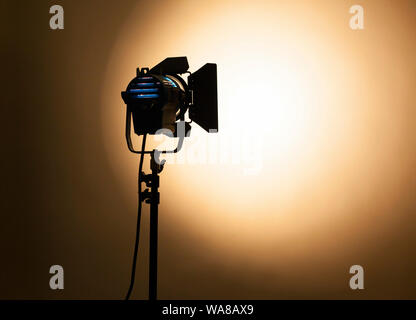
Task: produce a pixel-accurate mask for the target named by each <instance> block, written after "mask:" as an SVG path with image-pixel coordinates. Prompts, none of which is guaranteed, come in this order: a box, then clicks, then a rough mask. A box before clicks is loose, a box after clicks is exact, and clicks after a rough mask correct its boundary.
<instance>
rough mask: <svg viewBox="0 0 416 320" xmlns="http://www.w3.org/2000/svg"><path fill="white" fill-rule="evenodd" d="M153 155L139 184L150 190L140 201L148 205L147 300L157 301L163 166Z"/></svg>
mask: <svg viewBox="0 0 416 320" xmlns="http://www.w3.org/2000/svg"><path fill="white" fill-rule="evenodd" d="M155 154H157V151H156V150H154V152H153V153H152V154H151V158H150V168H151V169H152V173H151V174H144V172H140V174H141V179H139V183H141V182H144V183H145V184H146V186H147V187H148V188H150V191H149V189H146V190H144V191H142V193H141V195H140V199H141V201H145V202H146V203H149V204H150V245H149V247H150V254H149V300H156V299H157V248H158V245H157V242H158V241H157V240H158V207H159V202H160V201H159V200H160V194H159V173H160V172H162V170H163V164H158V163H157V162H156V160H155ZM140 180H141V181H140ZM139 190H140V188H139Z"/></svg>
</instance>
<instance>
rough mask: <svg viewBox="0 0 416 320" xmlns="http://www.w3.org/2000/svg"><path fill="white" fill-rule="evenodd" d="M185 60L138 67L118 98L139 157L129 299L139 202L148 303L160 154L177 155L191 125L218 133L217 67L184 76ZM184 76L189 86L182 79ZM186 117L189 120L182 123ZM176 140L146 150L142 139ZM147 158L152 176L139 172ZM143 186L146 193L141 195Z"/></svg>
mask: <svg viewBox="0 0 416 320" xmlns="http://www.w3.org/2000/svg"><path fill="white" fill-rule="evenodd" d="M188 68H189V65H188V60H187V58H186V57H174V58H166V59H165V60H163V61H162V62H160V63H159V64H157V65H156V66H154V67H153V68H151V69H149V68H141V69H140V68H137V73H136V77H135V78H133V80H131V81H130V83H129V84H128V86H127V88H126V90H125V91H123V92H121V96H122V98H123V100H124V102H125V104H126V105H127V110H126V131H125V133H126V141H127V146H128V148H129V150H130V151H131V152H133V153H136V154H140V162H139V178H138V180H139V181H138V189H139V205H138V217H137V230H136V242H135V246H134V254H133V268H132V274H131V281H130V287H129V290H128V293H127V297H126V299H129V297H130V295H131V292H132V290H133V286H134V279H135V272H136V271H135V270H136V261H137V253H138V247H139V238H140V236H139V235H140V220H141V208H142V202H143V201H145V202H146V203H149V204H150V257H149V299H150V300H155V299H156V298H157V239H158V236H157V233H158V205H159V198H160V196H159V191H158V188H159V173H160V172H161V171H162V170H163V165H164V162H163V161H162V162H161V161H160V159H159V156H160V154H163V153H176V152H178V151H179V150H180V149H181V147H182V143H183V140H184V139H185V137H187V136H189V134H190V130H191V123H192V122H194V123H196V124H198V125H199V126H201V127H202V128H203V129H204V130H205V131H207V132H217V131H218V98H217V65H216V64H213V63H207V64H205V65H204V66H203V67H202V68H200V69H199V70H198V71H196V72H195V73H191V72H189V71H188ZM183 74H188V75H189V76H188V79H187V80H188V83H187V82H186V81H185V80H184V79H183V77H182V75H183ZM186 115H188V118H189V120H190V121H186ZM131 119H133V126H134V132H135V133H136V134H137V135H139V136H140V135H143V139H142V148H141V150H135V149H134V147H133V144H132V140H131ZM166 133H168V134H169V136H173V137H178V138H179V142H178V146H177V148H176V149H175V150H145V145H146V135H147V134H149V135H154V134H166ZM145 154H150V156H151V160H150V168H151V170H152V173H151V174H145V173H144V172H142V168H143V158H144V155H145ZM142 182H144V183H145V184H146V186H147V187H149V188H150V189H146V190H144V191H142Z"/></svg>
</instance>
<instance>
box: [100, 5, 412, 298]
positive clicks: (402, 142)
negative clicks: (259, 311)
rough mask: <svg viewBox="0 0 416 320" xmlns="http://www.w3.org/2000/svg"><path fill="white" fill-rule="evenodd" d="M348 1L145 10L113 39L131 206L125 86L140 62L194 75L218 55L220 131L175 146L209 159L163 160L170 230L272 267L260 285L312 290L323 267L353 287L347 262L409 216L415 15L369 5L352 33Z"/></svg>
mask: <svg viewBox="0 0 416 320" xmlns="http://www.w3.org/2000/svg"><path fill="white" fill-rule="evenodd" d="M353 4H355V2H353V1H263V0H260V1H152V2H150V4H148V5H146V6H144V5H140V4H139V5H137V7H136V8H135V9H134V10H133V11H132V12H131V14H130V16H129V17H128V19H127V20H126V22H125V25H124V27H123V28H122V29H121V31H120V35H119V38H118V40H117V41H116V42H115V43H114V47H113V50H112V54H111V56H110V59H109V62H108V65H107V66H106V70H107V73H106V77H105V79H103V86H102V101H101V102H102V106H103V107H102V114H101V116H102V136H103V141H104V143H105V146H106V148H107V150H108V160H109V162H110V163H111V164H112V166H113V170H114V175H116V176H118V183H119V185H120V188H121V189H122V190H124V194H125V195H126V198H125V201H126V202H129V203H131V204H132V205H133V204H135V203H136V196H137V192H136V190H137V186H136V174H137V163H138V159H137V157H136V156H134V155H132V154H130V153H129V152H128V150H127V147H126V144H125V141H124V134H123V130H124V118H125V108H124V105H123V102H122V100H121V97H120V92H121V91H122V90H123V89H124V88H125V86H126V85H127V83H128V82H129V81H130V79H131V78H132V77H134V75H135V69H136V67H138V66H140V67H145V66H148V67H151V66H153V65H155V64H156V63H158V62H160V61H161V60H163V59H164V58H165V57H170V56H183V55H184V56H187V57H188V60H189V63H190V71H196V70H197V69H198V68H200V67H201V66H202V65H203V64H205V63H207V62H213V63H216V64H217V65H218V101H219V126H220V128H219V133H218V134H215V135H210V136H209V137H208V138H207V134H206V133H205V132H203V131H202V130H201V129H200V128H198V127H197V126H194V127H193V131H192V138H190V139H189V141H185V147H184V150H182V151H181V153H183V155H184V156H187V155H191V154H193V155H196V156H198V155H199V156H200V157H204V155H207V158H206V163H205V164H204V163H202V164H201V163H199V164H177V163H176V164H171V165H169V164H168V165H166V167H165V170H164V172H163V173H162V174H161V190H160V191H161V206H160V232H161V233H163V232H165V231H166V230H169V229H173V230H175V229H176V230H177V233H176V234H177V237H178V238H186V239H187V244H185V245H184V246H183V247H182V248H181V250H184V248H185V249H186V248H187V246H189V247H190V246H193V247H197V248H201V251H203V252H201V259H206V260H207V261H210V263H214V264H221V265H222V266H223V267H224V268H225V269H226V270H228V271H229V272H230V273H232V272H233V271H234V270H239V272H242V273H241V274H242V277H244V276H243V274H245V273H244V272H247V274H250V272H258V273H260V274H265V275H269V276H270V277H269V278H268V279H269V280H267V282H268V283H267V284H265V285H269V286H278V283H279V280H278V279H279V277H280V278H281V277H284V278H286V279H299V278H303V279H304V282H303V284H302V285H301V286H302V288H303V289H304V290H305V291H307V290H308V289H310V290H315V289H316V288H317V287H319V286H322V285H323V284H322V283H323V281H322V278H319V276H318V275H317V274H323V273H326V274H327V275H328V276H333V277H334V279H338V280H339V283H340V286H342V285H345V286H346V285H347V282H345V281H344V278H343V277H346V276H347V273H348V269H349V266H351V265H353V264H360V263H361V264H365V261H366V260H365V259H366V258H365V257H368V256H369V255H370V256H371V252H373V250H377V249H376V248H377V247H380V246H383V241H386V240H389V239H394V238H395V237H397V235H398V234H399V233H400V230H401V228H402V227H403V225H406V223H407V222H408V221H409V219H411V218H410V217H408V216H404V215H403V214H402V213H401V212H402V211H400V209H399V208H400V205H401V204H403V202H404V201H407V200H408V199H409V198H408V194H409V192H411V190H413V191H414V164H415V157H414V155H415V154H414V150H415V143H414V142H415V140H414V136H415V135H414V129H413V127H412V126H411V119H413V122H414V119H415V111H414V102H415V94H414V88H415V85H416V83H415V82H416V81H415V77H414V74H415V63H414V56H413V55H414V49H415V48H414V47H415V44H414V39H413V41H410V39H411V37H412V35H411V30H412V27H411V26H412V25H413V26H414V22H411V21H410V20H409V17H406V15H405V12H406V8H403V7H400V6H398V7H391V8H390V9H389V10H387V9H386V8H384V6H383V5H382V4H381V2H380V1H365V3H364V4H363V5H364V8H365V29H364V30H362V31H353V30H351V29H350V28H349V19H350V17H351V15H350V14H349V11H348V10H349V7H350V6H351V5H353ZM412 52H413V53H412ZM108 128H111V129H110V130H109V129H108ZM412 134H413V135H412ZM207 139H208V142H209V143H211V145H214V148H213V150H214V151H212V150H211V151H207V150H206V148H205V146H206V144H205V142H207ZM148 140H151V139H148ZM198 142H199V143H200V144H199V145H198ZM135 143H136V145H139V143H140V142H139V140H135ZM155 143H156V142H153V146H154V145H155ZM216 146H219V147H216ZM221 146H222V147H221ZM151 147H152V142H150V144H149V148H151ZM226 150H228V152H229V153H228V154H227V153H225V152H226ZM208 155H209V156H211V157H214V159H215V158H216V159H220V158H221V157H228V158H227V159H228V160H229V161H222V162H220V161H210V160H209V158H208ZM232 155H234V156H235V159H237V160H235V161H234V162H233V161H231V159H232ZM223 159H224V158H223ZM238 160H239V161H240V163H238ZM146 167H147V162H146ZM247 168H255V169H256V170H254V171H253V172H248V173H247ZM406 199H407V200H406ZM134 214H135V213H134V211H132V212H131V214H130V213H129V214H126V219H128V220H129V221H130V222H131V223H130V224H129V225H130V226H131V227H133V222H134V219H135V216H134ZM174 235H175V233H173V235H172V237H174ZM160 246H161V252H160V254H161V256H162V258H161V259H162V260H163V241H162V242H161V244H160ZM210 255H211V256H215V259H214V258H212V259H210V258H206V257H207V256H210ZM360 257H362V260H359V258H360ZM357 259H358V261H357ZM360 261H362V262H360ZM378 263H383V261H382V260H380V261H379V262H378ZM400 263H405V262H400ZM160 268H161V273H162V275H161V276H162V279H163V274H164V272H165V271H166V270H167V269H165V267H164V266H163V265H162V266H161V267H160ZM207 268H208V266H207ZM242 269H243V270H244V271H241V270H242ZM167 272H168V271H166V273H167ZM337 277H338V278H337ZM273 279H275V280H273ZM314 279H318V280H314ZM264 281H265V282H266V280H264ZM342 281H343V282H342ZM341 282H342V284H341ZM344 282H345V283H344ZM299 286H300V285H299ZM299 288H300V287H299ZM298 290H301V289H298Z"/></svg>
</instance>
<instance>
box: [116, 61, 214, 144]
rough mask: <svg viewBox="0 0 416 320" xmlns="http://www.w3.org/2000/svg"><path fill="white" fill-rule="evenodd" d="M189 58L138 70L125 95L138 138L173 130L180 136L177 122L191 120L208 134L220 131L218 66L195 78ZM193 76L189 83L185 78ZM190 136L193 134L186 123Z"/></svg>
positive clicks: (202, 69) (206, 69)
mask: <svg viewBox="0 0 416 320" xmlns="http://www.w3.org/2000/svg"><path fill="white" fill-rule="evenodd" d="M188 68H189V65H188V60H187V58H186V57H175V58H166V59H165V60H163V61H162V62H160V63H159V64H157V65H156V66H154V67H153V68H152V69H150V70H149V68H142V69H139V68H138V69H137V75H136V77H135V78H134V79H133V80H131V81H130V83H129V84H128V86H127V88H126V90H125V91H123V92H122V93H121V95H122V98H123V100H124V102H125V103H126V104H127V108H128V111H129V112H130V113H131V115H132V118H133V125H134V132H135V133H136V134H137V135H143V134H156V133H157V131H158V130H160V129H169V130H170V131H171V132H172V133H174V135H175V136H177V135H178V128H177V124H178V122H177V121H184V120H185V113H186V112H187V111H188V110H189V119H191V120H192V121H194V122H195V123H197V124H198V125H200V126H201V127H202V128H203V129H205V130H206V131H209V130H210V129H212V130H215V131H216V130H218V111H217V109H218V103H217V66H216V64H212V63H208V64H206V65H204V66H203V67H202V68H201V69H199V70H198V71H196V72H195V73H194V74H191V73H190V72H189V71H188ZM185 73H189V74H190V76H189V77H188V80H189V83H186V81H185V80H184V79H183V78H182V74H185ZM185 125H186V126H185V128H186V129H185V130H186V133H188V132H189V130H190V125H189V122H186V123H185Z"/></svg>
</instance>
